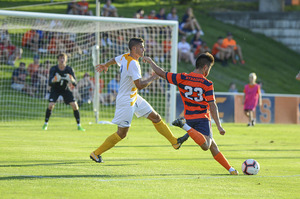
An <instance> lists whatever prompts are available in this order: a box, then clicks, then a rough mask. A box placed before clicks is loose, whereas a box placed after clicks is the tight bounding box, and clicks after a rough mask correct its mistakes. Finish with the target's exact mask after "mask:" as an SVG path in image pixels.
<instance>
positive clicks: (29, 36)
mask: <svg viewBox="0 0 300 199" xmlns="http://www.w3.org/2000/svg"><path fill="white" fill-rule="evenodd" d="M34 35H35V30H32V29H31V30H28V31H27V32H26V33H25V34H24V35H23V37H22V46H23V47H26V48H29V49H31V46H32V40H33V36H34Z"/></svg>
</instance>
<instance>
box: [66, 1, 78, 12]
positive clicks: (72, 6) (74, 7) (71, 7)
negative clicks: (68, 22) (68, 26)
mask: <svg viewBox="0 0 300 199" xmlns="http://www.w3.org/2000/svg"><path fill="white" fill-rule="evenodd" d="M76 1H77V0H72V1H71V2H69V3H68V7H67V14H71V15H78V14H79V12H80V6H79V5H78V4H77V3H76Z"/></svg>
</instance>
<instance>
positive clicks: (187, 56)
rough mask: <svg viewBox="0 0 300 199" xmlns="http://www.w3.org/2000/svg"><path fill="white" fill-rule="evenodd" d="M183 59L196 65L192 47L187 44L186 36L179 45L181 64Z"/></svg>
mask: <svg viewBox="0 0 300 199" xmlns="http://www.w3.org/2000/svg"><path fill="white" fill-rule="evenodd" d="M181 59H183V60H184V61H185V62H190V63H191V64H194V62H195V59H194V55H193V52H192V51H191V46H190V44H189V43H187V42H186V37H185V36H183V37H182V38H181V41H180V42H179V43H178V61H179V62H181Z"/></svg>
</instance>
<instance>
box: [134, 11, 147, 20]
mask: <svg viewBox="0 0 300 199" xmlns="http://www.w3.org/2000/svg"><path fill="white" fill-rule="evenodd" d="M136 12H137V13H138V15H139V18H140V19H144V18H146V17H145V16H144V14H145V11H144V9H143V8H140V9H138V10H137V11H136Z"/></svg>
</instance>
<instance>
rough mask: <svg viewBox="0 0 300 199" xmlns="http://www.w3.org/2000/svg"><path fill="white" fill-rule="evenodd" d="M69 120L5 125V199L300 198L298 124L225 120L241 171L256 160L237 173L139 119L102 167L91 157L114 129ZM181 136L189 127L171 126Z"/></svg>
mask: <svg viewBox="0 0 300 199" xmlns="http://www.w3.org/2000/svg"><path fill="white" fill-rule="evenodd" d="M71 121H72V120H71V119H62V118H51V121H50V123H49V129H48V131H42V130H41V127H42V123H41V121H30V122H26V121H24V122H18V123H0V129H1V132H0V137H1V145H0V159H1V161H0V168H1V169H0V195H1V198H200V197H206V198H297V197H298V193H299V189H298V188H299V186H300V173H299V164H300V156H299V151H300V147H299V141H300V140H299V127H298V126H297V125H260V124H258V125H257V126H255V127H254V128H247V127H246V126H245V124H224V127H225V129H226V130H227V133H226V135H225V136H221V135H219V134H218V133H217V131H216V128H215V126H213V130H214V138H215V140H216V142H217V143H218V145H219V149H220V151H222V152H223V154H224V155H225V156H226V157H227V159H228V160H229V162H230V163H231V164H232V165H233V166H234V167H235V168H236V169H238V170H239V172H240V173H241V164H242V162H243V161H244V160H245V159H248V158H253V159H256V160H257V161H258V162H259V163H260V165H261V170H260V172H259V173H258V175H256V176H246V175H239V176H231V175H229V174H228V172H227V171H226V170H225V169H224V168H223V167H222V166H221V165H219V164H218V163H217V162H216V161H215V160H214V159H213V157H212V156H211V154H210V153H209V152H204V151H202V150H200V148H199V147H198V146H197V145H196V144H195V143H194V142H193V141H192V140H191V139H189V140H188V141H187V142H186V143H184V145H183V146H182V148H181V149H180V150H178V151H176V150H174V149H173V148H172V147H171V146H170V144H169V143H168V141H167V140H165V139H164V138H163V137H162V136H161V135H159V133H157V132H156V130H155V129H154V127H153V126H152V125H151V123H150V122H149V121H146V120H145V119H139V120H134V122H133V126H132V128H131V129H130V132H129V135H128V137H127V138H125V139H124V140H123V141H121V142H120V143H118V144H117V145H116V146H115V147H114V148H113V149H111V150H109V151H107V152H106V153H104V154H103V159H104V161H105V163H104V164H97V163H95V162H93V161H91V160H90V159H89V153H90V152H91V151H93V150H94V149H96V148H97V147H98V146H99V145H100V144H101V143H102V142H103V141H104V140H105V139H106V137H107V136H109V135H110V134H112V133H113V132H115V130H116V126H112V125H96V124H91V125H87V124H85V125H84V127H85V128H86V129H87V131H86V132H85V133H82V132H79V131H77V130H76V125H75V122H74V121H72V122H71ZM171 130H172V131H173V133H174V134H175V136H181V135H183V134H184V131H182V130H181V129H178V128H176V127H171Z"/></svg>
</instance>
